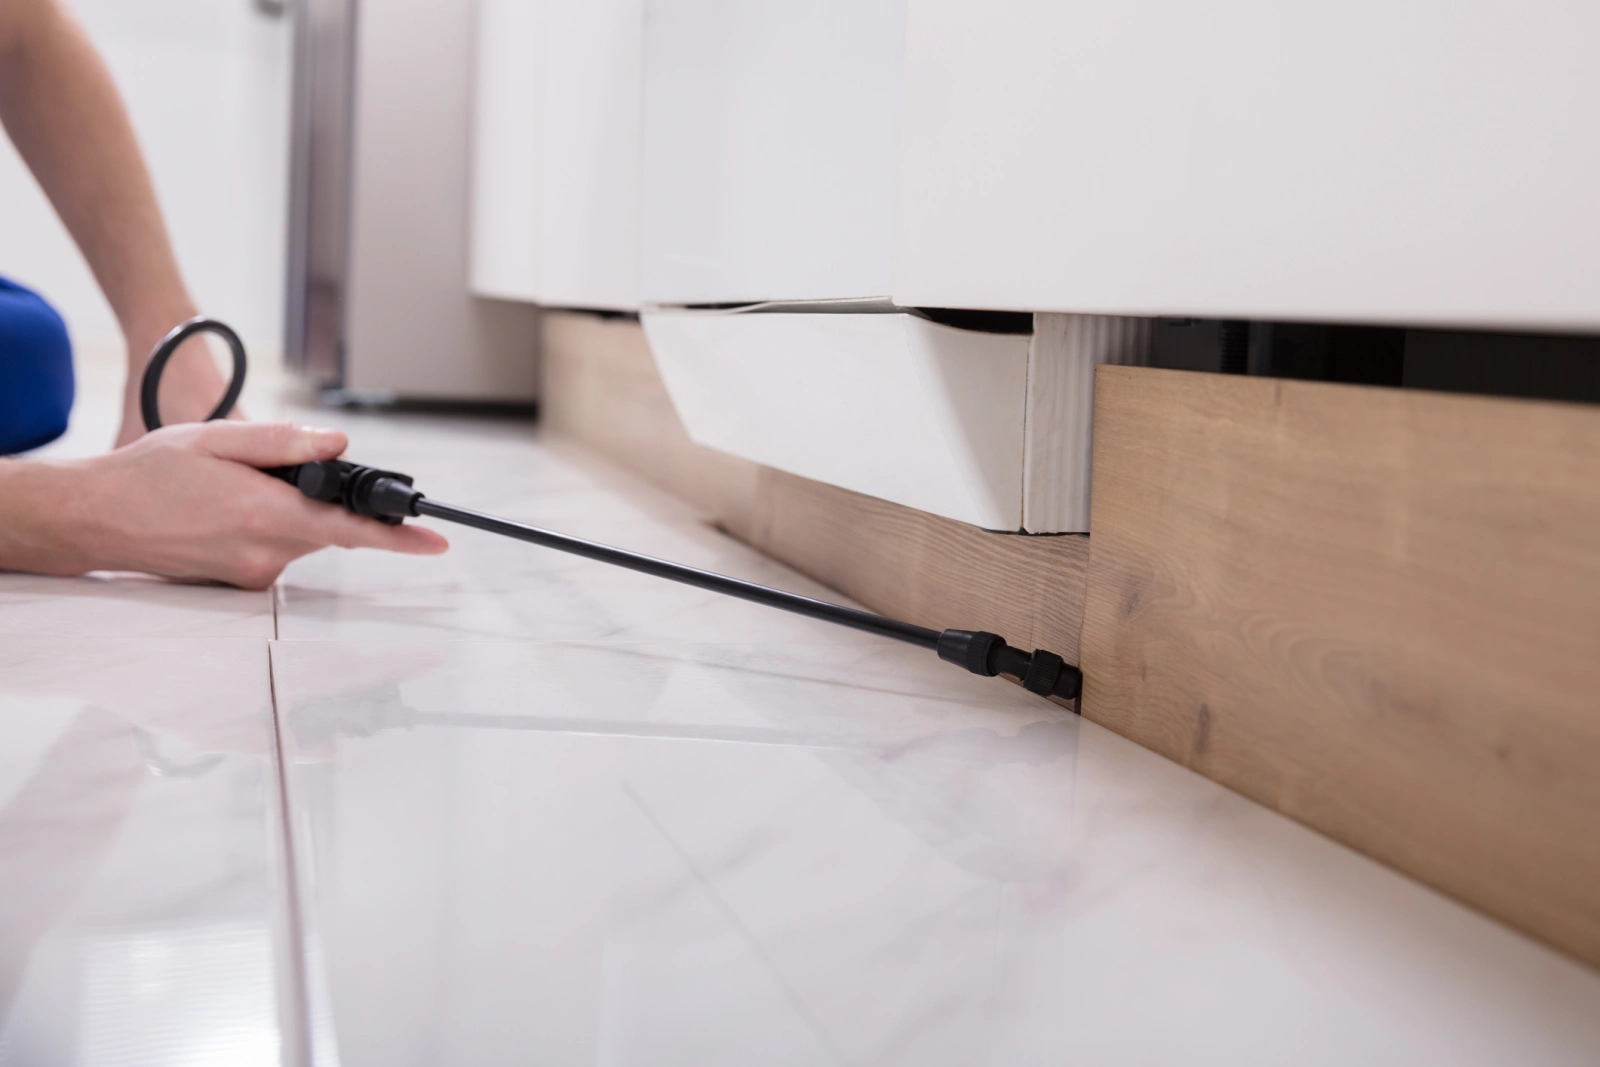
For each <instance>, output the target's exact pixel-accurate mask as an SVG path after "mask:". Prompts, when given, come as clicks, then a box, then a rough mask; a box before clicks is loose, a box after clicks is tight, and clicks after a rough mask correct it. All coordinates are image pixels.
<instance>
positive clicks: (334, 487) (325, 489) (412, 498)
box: [267, 459, 1083, 700]
mask: <svg viewBox="0 0 1600 1067" xmlns="http://www.w3.org/2000/svg"><path fill="white" fill-rule="evenodd" d="M267 473H269V474H271V475H273V476H274V477H277V478H282V479H283V480H284V481H286V482H288V483H289V484H290V485H293V486H295V487H296V488H297V489H299V490H300V491H301V492H302V493H304V494H305V495H306V496H309V497H311V498H312V499H315V500H324V501H327V502H329V503H335V504H341V505H343V506H344V507H346V508H348V509H350V510H351V511H353V512H355V513H356V514H357V515H365V516H367V517H368V518H372V519H377V520H378V521H380V522H387V523H391V524H393V523H399V522H401V521H403V520H404V519H406V518H411V517H414V516H422V515H426V516H429V517H431V518H436V519H444V520H445V521H447V522H455V523H460V524H461V525H463V526H471V527H472V528H474V529H477V530H484V531H486V532H488V533H494V534H500V535H501V536H503V537H513V538H516V539H517V540H519V541H526V542H528V543H529V544H535V545H540V546H542V547H544V548H553V549H556V550H557V551H559V552H568V553H571V554H572V555H575V556H582V557H584V558H585V559H592V560H595V561H597V562H600V563H609V564H611V565H612V566H616V567H625V568H627V569H628V570H632V571H638V572H640V573H641V574H650V575H654V576H655V577H657V578H666V579H668V580H669V581H674V582H681V583H683V584H684V585H692V586H695V587H697V588H700V589H708V590H710V591H712V592H714V593H722V594H724V595H726V596H733V597H738V598H739V599H741V600H748V601H751V602H752V603H756V604H765V605H766V606H767V607H772V608H779V609H781V610H783V611H790V612H794V613H795V614H797V615H804V616H807V617H808V618H812V619H820V620H822V621H823V622H831V623H833V624H835V625H837V626H848V627H850V628H851V629H855V630H861V631H864V632H866V633H871V634H877V635H878V636H880V637H888V638H891V639H893V640H896V641H904V642H906V643H907V644H912V645H918V646H921V647H922V648H926V649H929V650H931V651H934V652H937V653H938V654H939V658H940V659H942V660H945V661H946V662H949V663H954V664H956V665H957V666H960V667H965V668H966V669H967V670H969V671H971V672H972V673H973V674H981V675H985V676H988V677H991V678H992V677H994V676H995V675H999V674H1005V675H1010V676H1011V677H1013V678H1016V679H1017V680H1018V681H1020V682H1021V683H1022V685H1023V687H1024V688H1026V689H1027V690H1028V691H1029V692H1032V693H1037V694H1039V695H1040V696H1046V697H1059V698H1061V699H1063V700H1072V699H1074V698H1076V697H1077V696H1078V693H1079V692H1080V690H1081V689H1082V687H1083V673H1082V672H1081V671H1079V670H1078V668H1076V667H1074V666H1072V665H1071V664H1069V663H1067V662H1066V661H1065V660H1063V659H1062V658H1061V657H1060V656H1058V655H1056V654H1055V653H1054V652H1049V651H1046V650H1044V649H1035V650H1034V651H1033V652H1031V653H1030V652H1024V651H1023V650H1022V649H1020V648H1013V647H1012V646H1010V645H1008V644H1006V642H1005V640H1004V639H1003V638H1001V637H1000V635H999V634H992V633H989V632H987V631H984V630H943V631H941V630H930V629H928V628H927V627H925V626H915V625H913V624H911V623H908V622H901V621H900V620H898V619H890V618H886V617H885V616H882V615H874V614H872V613H871V612H866V611H860V610H858V609H856V608H847V607H845V606H844V605H842V604H830V603H828V602H827V601H825V600H816V599H814V598H812V597H808V596H801V595H800V594H799V593H790V592H786V591H785V590H782V589H773V588H771V587H770V586H765V585H757V584H756V583H754V582H747V581H744V580H742V579H739V578H731V577H729V576H728V575H726V574H717V573H715V572H713V571H705V570H700V569H699V568H698V567H687V566H685V565H683V564H681V563H673V562H671V561H670V560H664V559H657V558H656V557H654V556H646V555H641V554H640V553H638V552H629V551H627V550H626V549H621V548H613V547H611V546H610V545H603V544H600V543H598V542H596V541H586V540H584V539H583V538H581V537H572V536H569V535H568V534H563V533H556V532H555V531H554V530H546V529H542V528H540V527H538V526H529V525H527V524H526V523H520V522H512V521H511V520H510V519H502V518H498V517H496V516H494V515H485V514H483V513H482V512H478V511H471V510H469V509H467V508H458V507H456V506H454V505H452V504H442V503H440V502H438V501H436V500H430V499H429V498H428V497H426V496H424V495H423V494H422V493H420V492H418V491H417V490H416V489H414V488H412V484H411V478H410V476H408V475H405V474H400V473H398V472H396V471H385V470H378V469H376V468H373V467H363V466H361V465H360V464H357V463H351V462H349V461H348V460H342V459H333V460H323V461H320V462H316V463H304V464H301V465H300V466H298V467H277V468H274V469H272V470H270V471H268V472H267Z"/></svg>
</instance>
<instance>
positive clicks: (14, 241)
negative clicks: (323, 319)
mask: <svg viewBox="0 0 1600 1067" xmlns="http://www.w3.org/2000/svg"><path fill="white" fill-rule="evenodd" d="M74 7H75V9H76V10H77V12H78V15H79V17H80V18H81V19H82V20H83V22H84V23H85V24H86V26H87V27H88V30H89V33H90V35H91V36H92V37H93V38H94V41H95V43H96V44H97V45H98V46H99V48H100V49H101V51H102V52H103V53H104V55H105V57H106V60H107V62H108V63H109V64H110V66H111V70H112V74H113V76H114V77H115V78H116V81H117V84H118V86H119V88H120V89H121V91H122V93H123V96H124V98H125V99H126V101H127V104H128V107H129V109H130V111H131V112H132V115H133V122H134V126H135V129H136V131H137V133H138V135H139V139H140V142H141V144H142V145H143V148H144V151H145V155H146V159H147V160H148V162H149V164H150V168H151V170H152V172H153V174H154V178H155V184H156V192H157V195H158V197H159V198H160V200H161V206H162V209H163V210H164V212H165V213H166V217H167V224H168V228H169V229H170V230H171V232H172V236H173V241H174V244H175V245H176V248H177V253H178V259H179V263H180V265H181V266H182V268H183V271H184V274H185V277H186V278H187V279H188V282H189V286H190V288H191V290H192V291H193V293H194V296H195V299H196V300H198V301H199V303H200V306H201V308H202V309H203V310H204V311H206V312H207V313H209V314H213V315H217V316H219V317H222V318H224V319H226V320H228V321H229V322H231V323H233V324H234V325H235V327H236V328H238V330H239V331H240V332H241V333H242V334H243V335H244V337H245V340H246V342H247V343H249V344H250V345H251V346H252V348H253V349H254V350H255V351H257V352H259V353H260V354H261V355H262V356H267V357H268V358H276V357H275V355H274V354H275V353H276V352H277V351H278V350H279V349H280V347H281V338H282V331H283V323H282V319H283V307H282V305H283V282H284V233H285V230H284V227H285V211H286V205H287V188H288V186H287V180H288V156H287V152H288V117H289V75H290V70H289V49H290V35H289V26H288V23H287V19H285V18H274V17H272V16H270V15H267V14H264V13H262V12H261V11H259V10H258V9H257V8H256V7H255V6H254V4H253V3H252V2H251V0H144V2H142V3H138V4H131V3H128V2H126V0H77V2H76V3H75V4H74ZM0 274H5V275H7V276H9V277H12V278H14V279H16V280H18V281H20V282H22V283H24V284H26V285H29V286H32V287H34V288H36V289H38V290H40V291H41V292H42V293H43V294H44V295H45V296H46V297H47V298H48V299H50V300H51V301H52V302H53V303H54V304H55V305H56V307H57V308H58V309H60V310H61V312H62V314H63V315H64V316H65V318H66V319H67V323H68V326H69V328H70V329H71V331H72V334H73V337H74V340H75V342H76V344H77V345H78V347H79V348H80V349H83V348H85V347H89V346H93V347H117V348H120V345H121V335H120V333H119V332H118V330H117V325H116V320H115V318H113V316H112V314H111V309H110V308H109V307H108V306H107V305H106V303H105V300H104V298H103V297H101V295H100V291H99V289H98V288H97V287H96V286H95V284H94V279H93V277H92V276H91V275H90V273H89V270H88V267H87V265H86V264H85V263H84V262H83V259H82V258H81V257H80V256H79V255H78V252H77V249H76V248H75V246H74V245H73V244H72V241H71V239H70V238H69V237H68V235H67V233H66V230H65V228H64V227H62V225H61V223H60V221H59V220H58V219H57V218H56V215H55V212H54V210H53V209H52V208H51V207H50V204H49V201H48V200H46V199H45V197H44V194H43V193H42V192H41V191H40V190H39V188H38V186H37V185H36V184H35V183H34V181H33V178H32V175H30V174H29V173H28V171H27V168H26V167H25V166H24V165H23V163H22V161H21V159H20V158H18V156H17V155H16V152H15V151H14V150H13V149H12V148H11V145H10V143H9V142H7V141H3V139H0Z"/></svg>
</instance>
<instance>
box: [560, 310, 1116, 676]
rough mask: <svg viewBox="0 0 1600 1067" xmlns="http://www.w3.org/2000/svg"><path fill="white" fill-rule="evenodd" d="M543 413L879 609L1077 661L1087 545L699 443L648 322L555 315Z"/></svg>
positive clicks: (727, 525) (750, 539) (775, 553)
mask: <svg viewBox="0 0 1600 1067" xmlns="http://www.w3.org/2000/svg"><path fill="white" fill-rule="evenodd" d="M544 322H545V335H544V363H543V365H544V375H545V378H544V383H543V387H542V392H541V394H540V396H541V405H542V412H543V414H542V416H541V417H542V418H543V419H544V422H545V425H546V427H547V428H548V429H550V430H552V431H553V432H555V433H558V434H561V435H563V436H566V437H569V438H573V439H576V440H578V441H580V442H581V443H583V444H586V445H588V446H589V447H591V448H593V449H595V450H596V451H598V452H600V453H602V454H603V455H605V456H607V457H608V458H609V459H611V460H613V461H614V462H616V463H619V464H621V465H622V466H625V467H628V468H630V469H632V470H634V471H636V472H637V473H639V474H641V475H643V476H644V477H645V478H647V479H649V480H650V481H652V482H654V483H655V484H657V485H660V486H661V487H663V488H665V489H667V490H668V491H670V492H673V493H675V494H676V495H678V496H680V497H682V498H683V499H685V500H688V501H689V502H690V503H692V504H694V505H696V506H697V507H699V508H701V509H702V510H704V511H705V512H706V514H707V516H708V518H711V519H712V520H714V521H716V522H717V523H719V524H720V525H721V526H722V527H723V528H724V529H726V530H727V531H728V532H729V533H731V534H733V535H734V536H735V537H738V538H739V539H741V540H743V541H745V542H747V543H749V544H751V545H753V546H755V547H756V548H758V549H760V550H761V551H763V552H765V553H767V554H768V555H770V556H772V557H774V558H776V559H779V560H782V561H783V562H784V563H786V564H788V565H789V566H791V567H793V568H795V569H796V570H798V571H800V572H801V573H803V574H805V575H807V576H808V577H811V578H814V579H816V580H817V581H820V582H822V583H823V584H824V585H827V586H830V587H831V588H834V589H837V590H839V591H840V592H841V593H843V594H845V595H846V596H848V597H850V598H852V599H854V600H855V601H857V602H858V603H861V604H863V605H865V606H866V607H868V608H871V609H872V610H874V611H878V612H882V613H884V614H886V615H893V616H895V617H896V618H902V619H906V620H908V621H911V622H915V623H918V624H921V625H925V626H933V627H946V626H960V627H964V628H968V629H987V630H991V631H993V632H995V633H998V634H1001V635H1002V636H1004V637H1005V638H1006V639H1007V640H1008V641H1010V642H1012V643H1013V644H1017V645H1022V646H1024V647H1027V648H1035V647H1037V648H1048V649H1050V650H1051V651H1053V652H1056V653H1059V654H1060V655H1061V656H1063V657H1064V658H1065V659H1067V661H1068V662H1071V663H1076V662H1077V660H1078V631H1079V629H1080V627H1081V625H1082V619H1083V596H1084V581H1085V573H1086V567H1087V565H1088V555H1089V551H1088V539H1087V538H1085V537H1081V536H1061V537H1028V536H1020V535H1015V534H996V533H989V532H986V531H983V530H980V529H978V528H977V527H975V526H969V525H967V524H965V523H960V522H956V521H954V520H952V519H946V518H941V517H939V516H936V515H930V514H928V513H926V512H922V511H916V510H913V509H911V508H907V507H901V506H900V505H898V504H891V503H889V502H888V501H885V500H879V499H877V498H875V497H869V496H863V495H861V494H858V493H852V492H850V491H848V490H845V489H840V488H837V487H835V486H831V485H824V484H822V483H821V482H814V481H810V480H809V479H806V478H801V477H798V476H796V475H792V474H786V473H784V472H782V471H776V470H773V469H771V468H767V467H760V466H758V465H756V464H754V463H750V462H748V461H746V460H742V459H737V458H735V457H733V456H728V455H725V454H723V453H721V452H716V451H713V450H711V449H708V448H702V447H701V446H699V445H696V444H694V443H693V442H691V441H690V440H689V437H688V434H687V433H686V432H685V430H684V428H683V424H682V422H681V421H680V420H679V419H678V416H677V413H676V412H675V411H674V410H673V408H672V403H671V401H670V400H669V399H668V396H667V391H666V387H665V386H664V385H663V384H662V381H661V376H660V374H659V373H658V372H657V371H656V367H655V364H654V362H653V361H652V359H651V357H650V352H649V348H648V346H647V345H646V344H645V340H644V334H643V331H642V330H641V329H640V328H639V325H638V323H635V322H630V321H627V320H604V319H600V318H598V317H596V316H593V315H586V314H581V313H570V312H546V313H545V315H544Z"/></svg>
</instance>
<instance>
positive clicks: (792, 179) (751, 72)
mask: <svg viewBox="0 0 1600 1067" xmlns="http://www.w3.org/2000/svg"><path fill="white" fill-rule="evenodd" d="M646 11H647V16H648V17H647V19H646V23H645V74H644V77H645V92H644V185H643V206H642V213H643V214H642V220H641V221H642V236H641V278H642V282H641V284H642V293H643V297H644V299H645V300H646V301H647V302H653V303H661V304H706V303H733V302H748V301H754V300H804V299H840V298H847V297H857V296H878V297H882V296H886V295H887V294H888V292H889V287H890V278H891V263H892V258H893V244H894V198H895V166H896V162H895V160H896V146H897V142H898V115H899V108H900V96H901V78H902V70H901V58H902V45H903V32H904V14H905V3H904V0H810V2H808V3H803V4H800V3H792V2H787V0H647V6H646Z"/></svg>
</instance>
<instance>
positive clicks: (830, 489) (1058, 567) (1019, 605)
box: [747, 468, 1089, 663]
mask: <svg viewBox="0 0 1600 1067" xmlns="http://www.w3.org/2000/svg"><path fill="white" fill-rule="evenodd" d="M747 540H749V542H750V543H751V544H752V545H754V546H755V547H757V548H759V549H761V550H762V551H763V552H765V553H767V554H768V555H769V556H773V557H775V558H777V559H781V560H783V561H784V562H785V563H787V564H788V565H789V566H791V567H793V568H794V569H795V570H797V571H800V572H801V573H802V574H806V575H809V576H810V577H812V578H815V579H817V580H818V581H820V582H823V583H825V584H827V585H830V586H832V587H833V588H835V589H839V590H842V591H844V592H845V593H848V594H849V595H850V596H852V597H854V598H855V599H856V600H859V601H860V602H861V603H863V604H866V605H867V606H868V607H870V608H872V609H873V610H874V611H879V612H882V613H884V614H886V615H892V616H894V617H895V618H900V619H905V620H907V621H909V622H914V623H917V624H919V625H922V626H930V627H933V628H935V629H945V628H947V627H958V628H960V629H964V630H988V631H990V632H991V633H997V634H1000V635H1001V636H1002V637H1004V638H1005V639H1006V640H1007V641H1008V642H1010V643H1011V644H1013V645H1017V646H1020V647H1022V648H1026V649H1034V648H1047V649H1049V650H1050V651H1052V652H1055V653H1056V654H1058V655H1060V656H1061V657H1062V658H1064V659H1065V660H1066V661H1067V662H1068V663H1077V662H1078V631H1079V630H1080V629H1081V627H1082V625H1083V589H1084V581H1085V569H1086V567H1087V565H1088V557H1089V539H1088V538H1087V537H1084V536H1082V535H1078V534H1061V535H1058V536H1049V537H1036V536H1029V535H1026V534H997V533H991V532H989V531H986V530H980V529H978V528H977V527H976V526H968V525H966V524H965V523H960V522H954V521H952V520H950V519H942V518H940V517H938V516H936V515H929V514H927V513H926V512H921V511H913V510H912V509H910V508H904V507H901V506H899V505H898V504H891V503H889V502H888V501H885V500H879V499H877V498H876V497H870V496H862V495H861V494H859V493H852V492H850V491H849V490H846V489H839V488H837V487H835V486H831V485H824V484H822V483H821V482H813V481H809V480H807V479H805V478H799V477H796V476H795V475H792V474H786V473H784V472H783V471H777V470H772V469H770V468H763V469H762V471H761V477H760V480H759V482H758V485H757V495H756V500H755V509H754V526H753V527H752V529H751V532H750V536H749V538H747Z"/></svg>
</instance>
